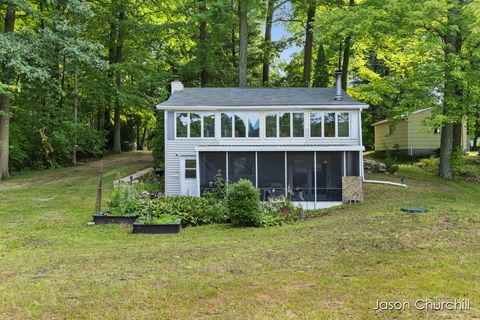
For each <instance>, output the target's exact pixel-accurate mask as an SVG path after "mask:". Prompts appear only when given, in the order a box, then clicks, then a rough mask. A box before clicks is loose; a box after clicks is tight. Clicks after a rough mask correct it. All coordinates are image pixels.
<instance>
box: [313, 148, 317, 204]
mask: <svg viewBox="0 0 480 320" xmlns="http://www.w3.org/2000/svg"><path fill="white" fill-rule="evenodd" d="M313 185H314V186H315V187H314V188H313V193H314V199H315V203H314V205H313V209H316V208H317V152H316V151H314V152H313Z"/></svg>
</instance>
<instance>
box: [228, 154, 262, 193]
mask: <svg viewBox="0 0 480 320" xmlns="http://www.w3.org/2000/svg"><path fill="white" fill-rule="evenodd" d="M255 174H256V173H255V152H229V153H228V182H229V183H234V182H237V181H238V180H240V179H246V180H250V181H252V184H253V185H254V186H255V181H256V180H255Z"/></svg>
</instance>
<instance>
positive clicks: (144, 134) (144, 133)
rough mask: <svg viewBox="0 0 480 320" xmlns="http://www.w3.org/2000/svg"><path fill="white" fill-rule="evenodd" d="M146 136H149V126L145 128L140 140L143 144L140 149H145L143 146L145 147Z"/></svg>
mask: <svg viewBox="0 0 480 320" xmlns="http://www.w3.org/2000/svg"><path fill="white" fill-rule="evenodd" d="M146 137H147V126H145V128H143V134H142V140H141V141H140V146H141V149H140V150H143V148H144V147H145V138H146Z"/></svg>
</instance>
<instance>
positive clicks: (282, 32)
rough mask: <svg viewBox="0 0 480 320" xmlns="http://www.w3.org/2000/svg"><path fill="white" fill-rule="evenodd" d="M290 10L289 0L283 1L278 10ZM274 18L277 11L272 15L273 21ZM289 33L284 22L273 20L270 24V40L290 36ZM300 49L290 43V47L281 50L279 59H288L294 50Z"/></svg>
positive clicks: (276, 16)
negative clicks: (281, 6)
mask: <svg viewBox="0 0 480 320" xmlns="http://www.w3.org/2000/svg"><path fill="white" fill-rule="evenodd" d="M291 10H292V7H291V4H290V2H287V3H285V5H284V6H283V8H281V10H280V12H283V13H285V12H287V13H288V12H290V11H291ZM275 18H278V11H277V12H276V15H275V17H274V19H273V20H274V21H275ZM290 36H291V34H290V33H289V32H288V31H287V30H286V29H285V23H284V22H274V23H273V25H272V40H273V41H278V40H280V39H282V38H288V37H290ZM300 50H301V48H300V47H298V46H296V45H292V46H291V47H288V48H286V49H285V50H284V51H283V52H281V54H280V59H281V60H285V61H287V62H288V61H290V59H291V58H290V57H291V55H292V54H293V53H295V52H299V51H300Z"/></svg>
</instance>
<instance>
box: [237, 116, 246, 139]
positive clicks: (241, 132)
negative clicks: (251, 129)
mask: <svg viewBox="0 0 480 320" xmlns="http://www.w3.org/2000/svg"><path fill="white" fill-rule="evenodd" d="M246 120H247V119H246V117H242V116H240V115H237V114H236V115H235V138H245V137H246V136H247V121H246Z"/></svg>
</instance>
